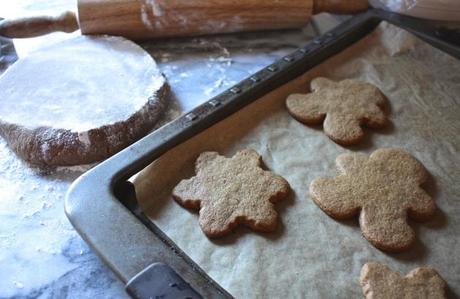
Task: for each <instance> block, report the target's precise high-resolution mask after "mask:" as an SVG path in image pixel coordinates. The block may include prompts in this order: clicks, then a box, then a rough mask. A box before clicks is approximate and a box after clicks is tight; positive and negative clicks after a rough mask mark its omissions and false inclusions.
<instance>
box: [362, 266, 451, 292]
mask: <svg viewBox="0 0 460 299" xmlns="http://www.w3.org/2000/svg"><path fill="white" fill-rule="evenodd" d="M359 282H360V283H361V286H362V288H363V293H364V296H365V297H366V299H399V298H400V299H444V298H446V294H445V293H446V288H447V284H446V282H445V281H444V280H443V279H442V277H441V276H440V275H439V274H438V272H436V271H435V270H434V269H432V268H429V267H420V268H416V269H414V270H412V271H410V272H409V273H408V274H407V275H406V276H404V277H402V276H401V275H400V274H399V273H396V272H393V271H391V269H390V268H388V267H387V266H385V265H384V264H381V263H376V262H371V263H367V264H365V265H364V266H363V268H362V269H361V276H360V278H359Z"/></svg>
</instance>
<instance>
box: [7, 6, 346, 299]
mask: <svg viewBox="0 0 460 299" xmlns="http://www.w3.org/2000/svg"><path fill="white" fill-rule="evenodd" d="M14 2H15V3H13V4H7V3H5V1H3V2H2V3H0V12H1V13H2V15H0V17H4V18H11V17H16V16H21V15H24V14H30V15H34V14H49V13H51V14H52V13H59V12H61V11H63V10H65V9H73V6H74V2H73V1H69V0H54V1H34V0H20V1H14ZM315 20H316V25H318V26H311V25H310V26H309V27H307V28H305V29H303V30H291V31H278V32H265V33H251V34H235V35H227V36H215V37H208V38H205V37H200V38H188V39H176V40H169V41H160V42H158V41H155V42H149V43H144V44H142V46H143V47H144V48H145V49H146V50H147V51H148V52H149V53H151V54H152V56H153V57H154V58H155V59H156V60H157V62H158V64H159V66H160V68H161V70H162V72H163V73H164V75H165V76H166V78H167V80H168V82H169V84H170V85H171V89H172V92H173V97H172V99H171V104H170V106H169V108H168V113H166V116H165V119H164V120H163V123H165V122H167V121H169V120H171V119H172V118H174V117H177V116H178V115H179V114H180V113H183V112H186V111H188V110H190V109H192V108H193V107H195V106H197V105H198V104H200V103H202V102H204V101H206V100H208V99H209V98H211V97H212V96H214V95H217V94H218V93H220V92H221V91H223V90H225V89H227V88H229V87H231V86H232V85H233V84H236V83H237V82H238V81H240V80H242V79H244V78H246V77H248V76H249V75H250V74H252V73H254V72H256V71H258V70H259V69H261V68H263V67H264V66H267V65H268V64H270V63H272V62H273V61H275V60H277V59H279V58H280V57H282V56H284V55H286V54H288V53H289V52H291V51H293V50H295V49H296V48H297V47H299V46H300V45H302V44H304V43H305V42H306V41H307V40H308V39H311V38H312V37H313V36H314V35H315V34H317V33H318V32H322V31H324V30H327V29H328V28H330V27H332V26H334V25H336V24H337V21H336V20H335V19H334V18H333V17H331V16H328V15H323V16H321V17H320V18H318V19H315ZM313 29H315V30H313ZM78 34H79V33H74V34H62V33H57V34H51V35H48V36H45V37H40V38H35V39H27V40H14V45H15V49H16V53H17V55H18V56H19V59H20V58H21V57H24V56H25V55H27V53H29V52H30V51H33V50H35V49H39V48H40V47H41V46H43V45H45V44H49V43H51V42H57V41H60V40H63V39H67V38H72V37H73V36H75V35H78ZM7 50H8V49H6V48H5V49H3V52H0V57H4V58H3V59H1V60H0V73H1V72H3V71H4V69H5V68H7V66H8V65H9V64H10V63H11V59H9V58H11V55H10V56H8V57H7V56H6V52H5V51H7ZM8 51H10V52H9V54H13V53H12V52H11V49H9V50H8ZM6 58H8V59H6ZM90 168H91V166H78V167H70V168H64V167H62V168H54V169H37V168H34V167H31V166H30V165H28V164H26V163H24V162H22V161H21V160H20V159H19V158H17V157H16V156H15V155H14V154H13V153H12V152H11V151H10V149H9V148H8V146H7V145H6V143H5V141H4V140H3V139H0V169H1V176H0V223H1V229H0V269H2V271H1V273H0V298H127V297H128V296H127V294H126V293H125V291H124V285H123V283H121V282H120V281H119V280H118V279H117V278H116V277H115V275H114V274H113V273H112V272H111V271H110V269H108V268H107V267H106V266H105V265H104V264H103V263H102V261H100V260H99V259H98V257H97V256H96V255H95V253H93V252H92V251H91V249H90V248H89V247H88V245H87V244H86V243H85V242H84V241H83V240H82V239H81V238H80V236H79V235H78V233H77V232H76V231H75V230H74V229H73V228H72V226H71V224H70V223H69V221H68V220H67V218H66V216H65V214H64V197H65V193H66V191H67V189H68V187H69V186H70V184H71V183H72V182H73V181H74V180H75V179H76V178H77V177H78V176H80V175H81V174H82V173H84V172H85V171H87V170H88V169H90Z"/></svg>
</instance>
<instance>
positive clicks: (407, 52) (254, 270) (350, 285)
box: [135, 24, 460, 298]
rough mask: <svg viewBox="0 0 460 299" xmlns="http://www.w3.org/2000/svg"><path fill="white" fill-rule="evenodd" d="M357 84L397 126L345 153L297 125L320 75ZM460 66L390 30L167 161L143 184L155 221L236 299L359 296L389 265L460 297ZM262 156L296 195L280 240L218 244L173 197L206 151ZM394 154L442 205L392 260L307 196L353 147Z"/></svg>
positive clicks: (268, 236)
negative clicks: (368, 86)
mask: <svg viewBox="0 0 460 299" xmlns="http://www.w3.org/2000/svg"><path fill="white" fill-rule="evenodd" d="M317 76H326V77H329V78H331V79H333V80H342V79H345V78H355V79H361V80H365V81H368V82H371V83H373V84H375V85H377V86H379V87H380V88H381V90H382V91H383V92H384V94H385V95H386V96H387V97H388V100H389V102H390V106H391V107H390V108H389V110H390V119H391V122H392V124H391V125H390V126H389V127H388V128H386V129H384V130H378V131H376V130H367V137H366V140H365V141H364V142H363V143H362V144H361V145H358V146H354V147H348V148H344V147H342V146H339V145H337V144H336V143H334V142H332V141H331V140H329V138H327V137H326V136H325V135H324V134H323V131H322V128H321V126H318V127H315V128H312V127H308V126H305V125H302V124H300V123H298V122H297V121H295V120H294V119H292V118H291V117H290V116H289V114H288V113H287V111H286V109H285V108H284V101H285V98H286V96H287V95H288V94H290V93H293V92H307V91H308V85H309V82H310V80H311V79H312V78H315V77H317ZM459 97H460V61H457V60H455V59H454V58H453V57H450V56H448V55H447V54H444V53H442V52H441V51H439V50H437V49H434V48H433V47H431V46H430V45H428V44H426V43H424V42H422V41H420V40H418V39H417V38H415V37H414V36H412V35H411V34H409V33H406V32H404V31H402V30H400V29H397V28H396V27H393V26H391V25H388V24H382V25H381V26H380V27H379V28H378V29H377V30H376V31H374V32H373V33H372V34H370V35H369V36H367V37H366V38H364V39H363V40H361V41H360V42H358V43H357V44H355V45H353V46H352V47H350V48H348V49H347V50H345V51H343V52H342V53H340V54H339V55H337V56H335V57H333V58H331V59H329V60H328V61H327V62H325V63H323V64H322V65H320V66H319V67H316V68H315V69H314V70H312V71H310V72H308V73H306V74H304V75H303V76H301V77H299V78H297V79H296V80H294V81H292V82H290V83H289V84H287V85H285V86H283V87H281V88H279V89H277V90H276V91H274V92H272V93H270V94H269V95H267V96H265V97H263V98H261V99H259V100H258V101H256V102H255V103H253V104H251V105H250V106H248V107H246V108H244V109H243V110H242V111H240V112H238V113H236V114H234V115H233V116H231V117H230V118H227V119H226V120H224V121H222V122H220V123H218V124H217V125H215V126H214V127H212V128H210V129H208V130H207V131H205V132H204V133H202V134H200V135H198V136H196V137H194V138H192V139H190V140H189V141H187V142H185V143H184V144H182V145H180V146H178V147H176V148H174V149H173V150H171V151H170V152H168V153H166V154H165V155H164V156H162V157H161V158H160V159H158V160H157V161H156V162H154V163H153V164H152V165H150V166H149V167H148V168H147V169H145V170H144V171H143V172H141V173H140V175H139V176H138V177H137V179H136V181H135V185H136V191H137V195H138V199H139V201H140V204H141V206H142V207H143V208H144V210H145V211H146V213H147V214H148V216H149V217H150V218H151V220H152V221H154V222H155V223H156V224H157V225H158V226H159V227H160V228H161V229H162V230H163V231H164V232H166V234H167V235H168V236H169V237H170V238H172V240H173V241H175V242H176V243H177V244H178V245H179V246H180V247H181V248H182V249H183V250H184V251H185V252H186V253H187V254H188V255H189V256H190V257H191V258H192V259H193V260H195V261H196V262H197V263H198V264H199V265H200V266H201V267H202V268H203V269H204V270H205V271H207V272H208V273H209V275H210V276H211V277H212V278H214V279H215V280H216V281H217V282H218V283H220V284H221V285H222V286H223V287H224V288H226V289H227V290H228V291H229V292H230V293H231V294H232V295H234V296H235V297H236V298H360V297H362V295H361V287H360V286H359V283H358V277H359V273H360V269H361V267H362V266H363V264H364V263H366V262H368V261H380V262H384V263H386V264H388V265H389V266H390V267H391V268H392V269H394V270H398V271H400V272H403V273H407V272H408V271H410V270H411V269H413V268H415V267H418V266H422V265H429V266H432V267H434V268H436V269H437V270H438V271H439V273H440V274H441V275H442V276H443V277H444V278H445V280H446V281H447V282H448V284H449V286H450V290H449V294H450V296H453V297H455V296H456V295H455V294H457V295H458V294H460V257H459V252H460V249H459V246H460V238H459V235H460V215H459V213H460V201H459V200H460V199H459V194H460V188H459V179H460V173H459V169H460V161H459V148H460V142H459V141H460V139H459V137H458V134H459V133H460V99H459ZM248 147H249V148H253V149H255V150H257V151H258V152H259V154H261V155H262V157H263V160H264V162H265V164H266V166H267V167H268V168H269V169H271V170H273V171H274V172H276V173H278V174H280V175H282V176H283V177H284V178H286V179H287V180H288V182H289V184H290V185H291V188H292V189H293V193H292V196H291V197H290V198H289V199H288V200H285V201H284V202H281V203H279V204H277V207H276V208H277V211H278V212H279V214H280V223H279V225H278V228H277V230H276V231H275V232H274V233H265V234H263V233H255V232H252V231H250V230H249V229H246V228H239V229H237V230H236V231H235V233H233V234H231V235H230V236H228V237H224V238H221V239H217V240H209V239H207V238H206V237H205V235H204V234H203V233H202V231H201V229H200V228H199V225H198V221H197V214H194V213H193V212H189V211H188V210H186V209H184V208H182V207H181V206H179V205H178V204H177V203H176V202H174V201H173V200H172V199H171V197H170V193H171V189H172V188H173V187H174V185H175V184H177V183H178V182H179V181H180V180H181V179H183V178H187V177H190V176H192V175H193V163H194V161H195V159H196V157H197V156H198V155H199V154H200V153H201V152H203V151H207V150H214V151H219V152H220V153H221V154H225V155H227V156H230V155H232V154H234V153H235V152H236V151H237V150H240V149H243V148H248ZM382 147H396V148H403V149H406V150H407V151H409V152H410V153H411V154H412V155H414V156H415V157H416V158H418V159H419V160H420V161H421V162H422V163H423V164H424V165H425V167H426V168H427V169H428V171H429V172H430V173H431V175H432V179H431V181H430V182H428V184H426V190H427V191H428V193H429V194H430V195H431V196H433V197H434V198H435V200H436V203H437V205H438V207H439V212H438V213H437V215H436V217H435V219H434V220H432V221H429V222H426V223H422V224H421V223H416V222H414V221H410V224H411V226H412V227H413V228H414V229H415V231H416V233H417V236H418V238H419V240H418V241H417V244H416V245H415V246H414V247H413V248H412V249H411V250H409V251H407V252H406V253H402V254H385V253H383V252H381V251H379V250H377V249H376V248H374V247H373V246H372V245H371V244H370V243H369V242H368V241H366V240H365V239H364V238H363V237H362V235H361V231H360V229H359V226H358V224H357V220H352V221H340V222H339V221H335V220H333V219H332V218H330V217H328V216H327V215H326V214H325V213H324V212H322V211H321V210H320V209H319V208H318V207H317V206H316V205H315V204H314V202H313V201H312V200H311V198H310V197H309V195H308V186H309V184H310V182H311V181H312V180H313V179H314V178H317V177H320V176H334V175H335V174H336V172H335V158H336V157H337V156H338V155H339V154H341V153H344V152H347V151H358V152H365V153H371V152H373V151H374V150H375V149H377V148H382Z"/></svg>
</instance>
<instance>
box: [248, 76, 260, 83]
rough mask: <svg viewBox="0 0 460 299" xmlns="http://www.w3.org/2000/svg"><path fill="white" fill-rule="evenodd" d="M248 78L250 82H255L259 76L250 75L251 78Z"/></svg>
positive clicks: (258, 79)
mask: <svg viewBox="0 0 460 299" xmlns="http://www.w3.org/2000/svg"><path fill="white" fill-rule="evenodd" d="M249 80H251V81H252V82H254V83H256V82H259V81H260V78H259V77H256V76H252V77H251V78H249Z"/></svg>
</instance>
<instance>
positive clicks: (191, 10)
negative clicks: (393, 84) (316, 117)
mask: <svg viewBox="0 0 460 299" xmlns="http://www.w3.org/2000/svg"><path fill="white" fill-rule="evenodd" d="M77 7H78V17H77V14H75V13H73V12H69V11H68V12H65V13H63V14H61V15H59V16H55V17H51V16H42V17H30V18H21V19H16V20H6V21H3V22H2V23H0V35H2V36H6V37H10V38H25V37H35V36H39V35H44V34H48V33H51V32H55V31H62V32H73V31H76V30H78V29H80V30H81V32H82V34H108V35H118V36H124V37H127V38H129V39H133V40H142V39H151V38H158V37H172V36H192V35H206V34H214V33H230V32H239V31H257V30H269V29H270V30H271V29H287V28H298V27H302V26H304V25H306V24H307V23H308V19H309V17H310V16H311V15H312V14H316V13H320V12H331V13H341V14H350V13H355V12H359V11H362V10H366V9H367V7H368V2H367V0H263V1H260V0H78V1H77Z"/></svg>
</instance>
